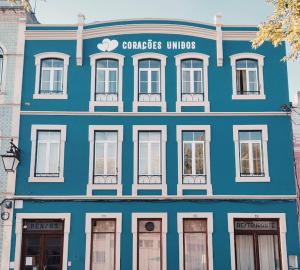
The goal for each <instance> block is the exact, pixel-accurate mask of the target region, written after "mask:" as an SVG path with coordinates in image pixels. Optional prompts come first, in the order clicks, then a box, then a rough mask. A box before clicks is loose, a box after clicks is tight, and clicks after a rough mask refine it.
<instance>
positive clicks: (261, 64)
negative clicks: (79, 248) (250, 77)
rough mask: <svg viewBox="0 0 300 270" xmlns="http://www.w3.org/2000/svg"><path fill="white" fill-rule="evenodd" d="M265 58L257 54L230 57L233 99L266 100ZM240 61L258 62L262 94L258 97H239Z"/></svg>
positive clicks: (259, 85)
mask: <svg viewBox="0 0 300 270" xmlns="http://www.w3.org/2000/svg"><path fill="white" fill-rule="evenodd" d="M264 58H265V57H264V56H263V55H260V54H256V53H238V54H234V55H231V56H230V61H231V68H232V99H241V100H253V99H266V96H265V89H264V70H263V68H264ZM240 59H253V60H257V62H258V78H257V79H258V88H259V91H260V93H259V94H257V95H238V94H237V84H236V77H237V73H236V61H237V60H240Z"/></svg>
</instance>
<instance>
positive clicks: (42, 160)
mask: <svg viewBox="0 0 300 270" xmlns="http://www.w3.org/2000/svg"><path fill="white" fill-rule="evenodd" d="M36 140H37V144H36V147H37V148H36V163H35V172H34V176H35V177H59V175H60V144H61V132H60V131H52V130H38V131H37V139H36Z"/></svg>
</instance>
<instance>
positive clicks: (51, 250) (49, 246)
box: [45, 236, 62, 270]
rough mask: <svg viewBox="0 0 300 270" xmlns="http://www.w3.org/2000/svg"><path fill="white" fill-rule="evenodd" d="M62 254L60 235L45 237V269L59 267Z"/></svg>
mask: <svg viewBox="0 0 300 270" xmlns="http://www.w3.org/2000/svg"><path fill="white" fill-rule="evenodd" d="M61 255H62V237H61V236H58V237H49V238H48V237H47V238H46V240H45V260H46V262H45V265H47V269H53V270H54V269H55V270H56V269H57V270H59V269H60V264H61Z"/></svg>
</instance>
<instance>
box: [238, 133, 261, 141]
mask: <svg viewBox="0 0 300 270" xmlns="http://www.w3.org/2000/svg"><path fill="white" fill-rule="evenodd" d="M239 139H240V140H261V139H262V133H261V131H239Z"/></svg>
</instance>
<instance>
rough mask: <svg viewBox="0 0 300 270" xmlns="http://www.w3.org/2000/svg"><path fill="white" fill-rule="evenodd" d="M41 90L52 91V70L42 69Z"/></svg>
mask: <svg viewBox="0 0 300 270" xmlns="http://www.w3.org/2000/svg"><path fill="white" fill-rule="evenodd" d="M41 90H44V91H50V90H51V89H50V70H42V77H41Z"/></svg>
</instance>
